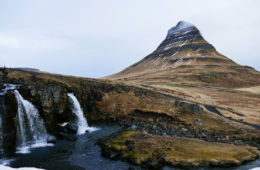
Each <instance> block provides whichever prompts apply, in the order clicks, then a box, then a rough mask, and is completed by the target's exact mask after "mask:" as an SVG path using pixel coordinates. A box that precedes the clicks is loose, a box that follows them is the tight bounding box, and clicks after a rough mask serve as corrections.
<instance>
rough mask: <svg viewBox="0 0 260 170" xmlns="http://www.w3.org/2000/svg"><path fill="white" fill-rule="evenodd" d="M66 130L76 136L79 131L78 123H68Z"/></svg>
mask: <svg viewBox="0 0 260 170" xmlns="http://www.w3.org/2000/svg"><path fill="white" fill-rule="evenodd" d="M65 128H66V130H67V132H68V133H70V134H75V133H77V131H78V125H77V124H76V123H70V122H69V123H68V124H67V125H66V126H65Z"/></svg>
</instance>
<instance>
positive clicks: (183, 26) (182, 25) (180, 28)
mask: <svg viewBox="0 0 260 170" xmlns="http://www.w3.org/2000/svg"><path fill="white" fill-rule="evenodd" d="M194 28H196V27H195V26H194V25H192V24H190V23H188V22H185V21H180V22H178V24H177V25H176V26H175V27H172V28H171V29H170V30H169V31H168V34H167V37H169V36H171V35H173V34H177V33H180V32H184V31H188V30H191V29H194Z"/></svg>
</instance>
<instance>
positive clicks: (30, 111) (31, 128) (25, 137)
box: [14, 90, 52, 153]
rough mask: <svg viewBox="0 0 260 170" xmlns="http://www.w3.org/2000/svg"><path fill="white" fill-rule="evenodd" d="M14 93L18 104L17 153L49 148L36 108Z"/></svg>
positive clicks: (44, 129) (16, 92)
mask: <svg viewBox="0 0 260 170" xmlns="http://www.w3.org/2000/svg"><path fill="white" fill-rule="evenodd" d="M14 93H15V97H16V99H17V103H18V113H17V144H18V145H17V153H29V152H30V148H37V147H45V146H51V145H52V144H48V143H47V139H48V134H47V132H46V128H45V125H44V122H43V120H42V118H41V117H40V115H39V112H38V110H37V109H36V107H35V106H34V105H33V104H31V103H30V102H29V101H27V100H25V99H24V98H23V97H22V96H21V95H20V93H19V92H18V91H17V90H15V91H14Z"/></svg>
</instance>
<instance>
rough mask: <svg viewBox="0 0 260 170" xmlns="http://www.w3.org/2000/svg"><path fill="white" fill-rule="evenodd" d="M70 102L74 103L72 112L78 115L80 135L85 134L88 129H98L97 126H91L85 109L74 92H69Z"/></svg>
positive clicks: (90, 130)
mask: <svg viewBox="0 0 260 170" xmlns="http://www.w3.org/2000/svg"><path fill="white" fill-rule="evenodd" d="M68 97H69V100H70V102H71V103H72V108H71V109H72V112H73V113H74V114H75V115H76V116H77V126H78V132H77V133H78V135H81V134H84V133H85V132H86V131H89V132H93V131H96V130H98V128H95V127H89V126H88V123H87V120H86V118H85V117H84V114H83V111H82V109H81V107H80V104H79V101H78V100H77V98H76V97H75V96H74V94H73V93H68Z"/></svg>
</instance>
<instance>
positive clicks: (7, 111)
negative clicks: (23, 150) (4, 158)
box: [0, 91, 18, 156]
mask: <svg viewBox="0 0 260 170" xmlns="http://www.w3.org/2000/svg"><path fill="white" fill-rule="evenodd" d="M0 97H1V99H0V100H1V101H2V102H4V104H5V105H4V106H3V107H4V112H2V114H3V115H1V116H2V117H3V142H2V147H3V149H4V153H5V154H6V155H8V156H9V155H12V154H14V153H15V151H16V129H17V128H16V115H17V110H18V103H17V101H16V97H15V94H14V93H12V92H10V91H9V92H7V93H6V94H5V95H4V96H0Z"/></svg>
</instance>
